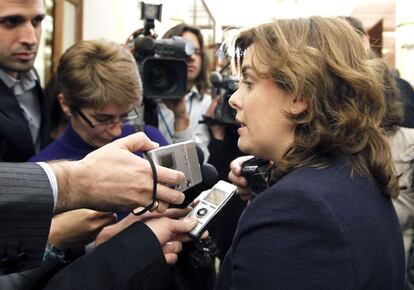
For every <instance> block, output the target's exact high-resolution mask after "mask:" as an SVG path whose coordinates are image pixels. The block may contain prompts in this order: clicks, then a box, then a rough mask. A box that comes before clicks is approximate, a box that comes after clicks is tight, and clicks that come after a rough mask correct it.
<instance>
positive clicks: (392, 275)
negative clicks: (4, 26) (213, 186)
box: [216, 17, 404, 290]
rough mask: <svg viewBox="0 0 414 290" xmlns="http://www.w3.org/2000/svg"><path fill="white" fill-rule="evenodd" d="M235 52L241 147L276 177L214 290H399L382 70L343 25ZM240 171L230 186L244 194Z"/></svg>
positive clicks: (277, 28)
mask: <svg viewBox="0 0 414 290" xmlns="http://www.w3.org/2000/svg"><path fill="white" fill-rule="evenodd" d="M232 47H233V48H234V58H233V65H234V67H235V69H236V71H237V72H238V74H239V75H240V77H241V84H240V87H239V89H238V90H237V91H236V92H235V93H234V95H233V96H232V97H231V98H230V105H231V106H232V107H233V108H234V109H236V110H237V116H236V119H237V121H238V122H239V124H240V125H241V127H240V128H239V129H238V133H239V141H238V146H239V148H240V149H241V150H242V151H243V152H246V153H249V154H251V155H254V156H256V157H260V158H262V159H267V160H270V161H271V162H272V163H273V168H272V172H271V177H272V179H271V183H270V187H269V188H267V189H266V190H264V191H263V192H261V193H260V194H258V195H256V197H255V198H254V199H252V200H251V203H250V204H249V206H248V207H247V208H246V210H245V211H244V213H243V215H242V217H241V219H240V220H239V225H238V228H237V231H236V234H235V237H234V239H233V244H232V247H231V248H230V250H229V252H228V253H227V256H226V258H225V261H224V263H223V267H222V269H221V273H220V277H219V281H218V285H217V287H216V289H261V290H262V289H402V287H403V282H404V251H403V243H402V239H401V233H400V229H399V224H398V219H397V216H396V214H395V210H394V207H393V205H392V202H391V198H395V197H396V196H397V195H398V179H397V176H396V173H395V170H394V168H393V162H392V158H391V150H390V147H389V144H388V142H387V137H386V136H385V134H384V133H383V130H382V129H381V128H380V123H381V120H382V119H383V116H384V107H385V104H384V93H383V92H384V90H383V69H384V66H383V64H382V63H381V62H380V61H378V60H375V59H372V56H371V54H370V52H369V51H367V49H366V48H365V46H364V44H363V43H362V41H361V39H360V37H359V36H358V35H357V33H356V32H355V31H353V30H352V28H351V27H350V26H349V25H348V24H346V23H344V21H342V20H339V19H334V18H321V17H311V18H308V19H290V20H276V21H274V22H272V23H268V24H263V25H259V26H257V27H254V28H250V29H247V30H244V31H242V32H241V33H240V34H239V35H238V36H237V37H236V39H235V42H234V43H233V45H232ZM240 164H241V160H240V159H238V160H237V159H236V161H233V163H232V164H231V169H232V171H231V173H230V175H229V177H230V179H231V180H232V181H233V182H234V183H235V184H237V185H238V186H239V190H240V192H243V193H247V192H248V191H249V189H248V184H247V181H246V179H244V178H243V177H241V175H240V169H241V168H240Z"/></svg>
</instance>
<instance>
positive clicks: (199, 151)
mask: <svg viewBox="0 0 414 290" xmlns="http://www.w3.org/2000/svg"><path fill="white" fill-rule="evenodd" d="M195 147H196V152H197V157H198V162H199V163H200V166H201V164H203V163H204V152H203V149H201V147H200V146H198V145H197V144H196V146H195Z"/></svg>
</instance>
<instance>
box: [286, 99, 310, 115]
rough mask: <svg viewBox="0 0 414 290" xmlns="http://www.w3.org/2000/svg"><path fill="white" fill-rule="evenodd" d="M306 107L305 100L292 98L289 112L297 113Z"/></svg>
mask: <svg viewBox="0 0 414 290" xmlns="http://www.w3.org/2000/svg"><path fill="white" fill-rule="evenodd" d="M307 109H308V103H307V102H306V101H305V100H298V99H294V100H293V101H292V106H291V109H290V112H291V114H293V115H298V114H301V113H303V112H305V111H306V110H307Z"/></svg>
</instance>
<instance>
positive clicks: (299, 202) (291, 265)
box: [216, 191, 354, 290]
mask: <svg viewBox="0 0 414 290" xmlns="http://www.w3.org/2000/svg"><path fill="white" fill-rule="evenodd" d="M262 194H264V196H262V195H258V197H256V199H254V200H253V201H252V203H251V204H250V205H249V206H248V207H247V209H246V210H245V213H244V214H243V215H242V217H241V220H240V222H239V230H238V234H237V235H236V237H235V239H234V241H233V245H232V248H231V249H230V252H229V253H228V255H227V257H226V260H225V261H224V265H223V268H222V272H221V277H220V278H219V283H218V286H217V288H216V289H238V290H247V289H261V290H266V289H353V288H354V286H353V285H352V283H353V281H352V279H349V277H350V273H351V271H350V269H351V265H350V264H349V262H347V259H346V257H347V250H346V245H345V242H344V239H343V236H342V233H341V232H340V230H338V226H337V224H336V222H335V220H334V219H333V217H332V213H331V212H330V211H329V209H328V208H326V207H324V205H323V204H321V203H320V202H317V201H315V200H311V199H306V197H304V196H306V195H305V194H302V193H300V192H289V191H285V192H277V199H276V198H275V194H274V193H270V194H269V192H267V193H264V192H263V193H262ZM272 194H273V196H272ZM350 280H351V281H350ZM329 281H330V282H329Z"/></svg>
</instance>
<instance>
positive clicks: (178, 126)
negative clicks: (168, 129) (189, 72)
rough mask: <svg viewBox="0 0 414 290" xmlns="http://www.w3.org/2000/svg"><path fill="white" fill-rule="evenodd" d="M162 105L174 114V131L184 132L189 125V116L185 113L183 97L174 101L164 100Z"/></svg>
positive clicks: (185, 106) (185, 107)
mask: <svg viewBox="0 0 414 290" xmlns="http://www.w3.org/2000/svg"><path fill="white" fill-rule="evenodd" d="M164 104H165V105H166V106H167V108H168V109H170V110H171V111H172V112H173V113H174V130H175V131H176V132H180V131H184V130H185V129H187V128H188V126H189V125H190V116H189V115H188V112H187V105H186V103H185V97H184V96H183V97H182V98H180V99H174V100H164Z"/></svg>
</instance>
